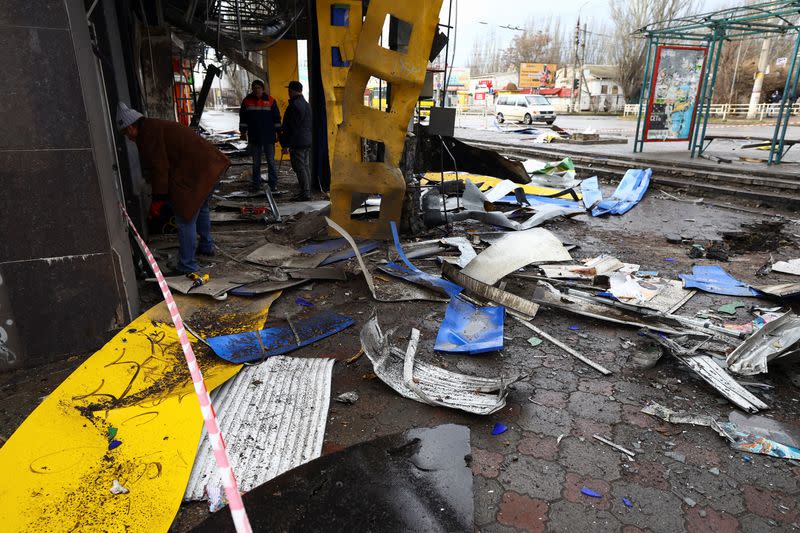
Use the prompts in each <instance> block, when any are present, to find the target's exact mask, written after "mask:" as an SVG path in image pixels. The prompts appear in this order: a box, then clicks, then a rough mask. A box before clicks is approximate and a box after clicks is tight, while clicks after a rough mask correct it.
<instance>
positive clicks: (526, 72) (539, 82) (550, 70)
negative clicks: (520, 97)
mask: <svg viewBox="0 0 800 533" xmlns="http://www.w3.org/2000/svg"><path fill="white" fill-rule="evenodd" d="M557 69H558V65H556V64H555V63H520V64H519V83H518V84H517V87H519V88H520V89H539V88H545V87H547V88H549V87H554V86H555V83H556V70H557Z"/></svg>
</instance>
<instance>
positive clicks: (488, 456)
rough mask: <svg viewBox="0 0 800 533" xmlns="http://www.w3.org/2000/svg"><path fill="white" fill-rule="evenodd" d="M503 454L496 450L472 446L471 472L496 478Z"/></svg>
mask: <svg viewBox="0 0 800 533" xmlns="http://www.w3.org/2000/svg"><path fill="white" fill-rule="evenodd" d="M502 462H503V456H502V455H501V454H499V453H496V452H490V451H489V450H483V449H481V448H476V447H474V446H473V447H472V473H473V474H475V475H476V476H483V477H487V478H496V477H497V475H498V474H499V473H500V463H502Z"/></svg>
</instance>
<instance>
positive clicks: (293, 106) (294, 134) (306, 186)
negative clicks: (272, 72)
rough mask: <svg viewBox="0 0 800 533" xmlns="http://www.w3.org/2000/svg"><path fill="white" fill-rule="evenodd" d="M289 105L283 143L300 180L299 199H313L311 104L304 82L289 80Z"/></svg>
mask: <svg viewBox="0 0 800 533" xmlns="http://www.w3.org/2000/svg"><path fill="white" fill-rule="evenodd" d="M288 89H289V105H288V106H287V107H286V114H285V115H284V117H283V126H282V127H281V144H282V145H283V147H284V150H286V149H287V148H288V149H289V153H290V160H291V162H292V170H294V173H295V174H297V181H299V182H300V191H301V193H300V195H299V196H298V197H297V199H299V200H310V199H311V106H310V105H308V102H306V99H305V98H303V84H302V83H300V82H299V81H291V82H289V86H288Z"/></svg>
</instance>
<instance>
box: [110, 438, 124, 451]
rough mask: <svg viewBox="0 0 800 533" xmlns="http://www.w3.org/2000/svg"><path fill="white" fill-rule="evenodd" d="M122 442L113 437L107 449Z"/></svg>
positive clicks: (115, 446)
mask: <svg viewBox="0 0 800 533" xmlns="http://www.w3.org/2000/svg"><path fill="white" fill-rule="evenodd" d="M121 444H122V441H121V440H117V439H114V440H112V441H111V442H109V443H108V449H109V450H113V449H114V448H117V447H119V446H120V445H121Z"/></svg>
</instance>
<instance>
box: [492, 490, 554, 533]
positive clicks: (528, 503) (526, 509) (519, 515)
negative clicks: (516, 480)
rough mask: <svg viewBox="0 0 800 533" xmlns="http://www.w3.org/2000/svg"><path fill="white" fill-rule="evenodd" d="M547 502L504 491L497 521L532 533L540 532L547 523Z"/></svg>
mask: <svg viewBox="0 0 800 533" xmlns="http://www.w3.org/2000/svg"><path fill="white" fill-rule="evenodd" d="M547 510H548V507H547V503H546V502H543V501H541V500H537V499H534V498H529V497H528V496H525V495H524V494H518V493H516V492H512V491H509V492H506V493H505V494H503V499H502V500H501V501H500V510H499V511H498V513H497V522H498V523H500V524H502V525H506V526H511V527H516V528H520V529H523V530H525V531H529V532H532V533H540V532H543V531H544V530H545V526H546V525H547Z"/></svg>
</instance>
